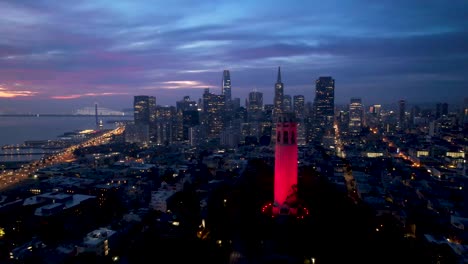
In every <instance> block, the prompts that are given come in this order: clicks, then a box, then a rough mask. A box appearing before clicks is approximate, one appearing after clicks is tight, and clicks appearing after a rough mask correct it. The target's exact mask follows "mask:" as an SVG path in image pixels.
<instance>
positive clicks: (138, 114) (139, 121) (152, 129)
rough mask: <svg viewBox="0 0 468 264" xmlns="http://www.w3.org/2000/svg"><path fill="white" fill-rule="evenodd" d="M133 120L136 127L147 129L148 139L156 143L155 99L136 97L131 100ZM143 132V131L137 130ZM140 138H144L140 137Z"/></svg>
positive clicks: (145, 96)
mask: <svg viewBox="0 0 468 264" xmlns="http://www.w3.org/2000/svg"><path fill="white" fill-rule="evenodd" d="M133 110H134V114H133V119H134V123H135V125H136V126H143V127H148V132H147V133H148V138H149V140H150V141H151V142H156V126H155V121H156V97H154V96H148V95H137V96H135V97H134V98H133ZM137 131H144V129H137ZM141 138H145V136H142V137H141Z"/></svg>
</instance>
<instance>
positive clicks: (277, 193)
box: [273, 113, 297, 213]
mask: <svg viewBox="0 0 468 264" xmlns="http://www.w3.org/2000/svg"><path fill="white" fill-rule="evenodd" d="M296 125H297V124H296V120H295V117H294V114H293V113H282V114H280V115H279V116H278V118H277V122H276V145H275V175H274V203H275V205H276V209H273V210H274V211H273V212H274V213H275V210H276V211H277V212H276V213H282V211H283V210H286V211H287V212H288V211H289V210H290V207H291V205H292V204H293V203H295V202H296V199H297V197H296V194H297V126H296ZM288 213H289V212H288Z"/></svg>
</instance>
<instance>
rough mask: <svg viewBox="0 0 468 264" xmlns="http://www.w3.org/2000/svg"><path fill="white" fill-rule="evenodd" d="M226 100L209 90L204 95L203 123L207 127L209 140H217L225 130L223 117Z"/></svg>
mask: <svg viewBox="0 0 468 264" xmlns="http://www.w3.org/2000/svg"><path fill="white" fill-rule="evenodd" d="M225 107H226V100H225V98H224V95H217V94H213V93H210V90H209V89H208V88H206V89H205V92H204V93H203V116H204V118H203V122H204V124H205V125H206V127H207V136H208V138H217V137H219V134H220V133H221V131H222V130H223V128H224V122H223V117H224V113H225Z"/></svg>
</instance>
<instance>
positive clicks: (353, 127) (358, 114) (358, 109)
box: [348, 98, 364, 135]
mask: <svg viewBox="0 0 468 264" xmlns="http://www.w3.org/2000/svg"><path fill="white" fill-rule="evenodd" d="M363 116H364V115H363V109H362V101H361V98H351V102H350V104H349V123H348V131H349V133H350V134H351V135H359V134H360V133H361V129H362V121H363V120H362V119H363Z"/></svg>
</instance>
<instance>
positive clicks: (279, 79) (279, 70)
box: [276, 67, 281, 83]
mask: <svg viewBox="0 0 468 264" xmlns="http://www.w3.org/2000/svg"><path fill="white" fill-rule="evenodd" d="M276 82H277V83H281V67H278V80H277V81H276Z"/></svg>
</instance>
